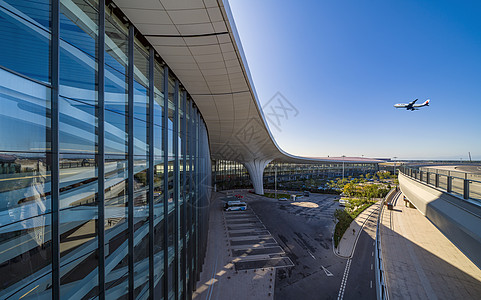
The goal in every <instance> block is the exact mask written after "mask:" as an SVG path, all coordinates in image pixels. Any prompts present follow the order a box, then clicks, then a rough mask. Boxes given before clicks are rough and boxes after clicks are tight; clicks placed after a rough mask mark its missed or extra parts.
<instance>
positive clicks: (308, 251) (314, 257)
mask: <svg viewBox="0 0 481 300" xmlns="http://www.w3.org/2000/svg"><path fill="white" fill-rule="evenodd" d="M307 253H309V255H310V256H311V257H312V258H314V259H316V258H315V257H314V255H312V253H311V251H309V250H307Z"/></svg>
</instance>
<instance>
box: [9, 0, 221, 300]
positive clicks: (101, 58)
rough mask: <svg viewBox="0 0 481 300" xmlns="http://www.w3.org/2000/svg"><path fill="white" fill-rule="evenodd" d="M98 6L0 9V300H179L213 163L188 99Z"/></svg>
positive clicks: (204, 216)
mask: <svg viewBox="0 0 481 300" xmlns="http://www.w3.org/2000/svg"><path fill="white" fill-rule="evenodd" d="M126 20H127V19H126V18H125V16H123V14H122V13H121V12H120V11H119V10H118V9H117V8H116V6H113V5H107V6H105V2H104V0H50V1H49V0H36V1H26V0H0V25H1V26H2V42H3V45H2V47H1V48H0V101H1V107H2V109H1V110H0V128H1V130H0V299H6V298H9V299H14V298H15V299H19V298H22V299H51V298H55V299H91V298H99V299H148V298H151V299H185V298H187V299H189V298H191V296H192V291H193V289H194V287H195V284H196V278H198V275H199V272H200V266H201V265H202V263H203V258H204V254H205V249H206V241H207V224H208V209H207V208H208V204H209V199H210V187H211V185H212V183H211V169H212V167H211V161H210V152H209V146H208V136H207V129H206V126H205V123H204V121H203V119H202V116H201V115H200V112H199V110H198V109H197V108H196V106H195V103H194V101H193V100H192V98H191V97H190V96H189V94H188V91H187V90H185V88H183V86H182V84H181V82H180V81H179V80H178V79H177V78H176V77H175V76H174V74H173V73H172V72H171V70H169V68H168V66H167V65H165V63H163V62H162V60H161V58H160V56H159V55H158V54H157V53H156V52H155V50H154V49H153V48H152V47H151V46H150V45H149V43H148V42H147V41H146V39H145V38H144V37H142V36H141V34H140V33H139V32H138V31H137V30H136V29H135V28H134V27H133V26H132V25H131V24H129V23H128V22H127V21H126Z"/></svg>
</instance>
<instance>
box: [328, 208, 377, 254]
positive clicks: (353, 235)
mask: <svg viewBox="0 0 481 300" xmlns="http://www.w3.org/2000/svg"><path fill="white" fill-rule="evenodd" d="M378 208H379V203H377V202H376V203H374V204H373V205H371V206H370V207H368V208H367V209H366V210H365V211H363V212H362V213H360V214H359V215H358V216H357V217H356V218H355V219H354V221H352V222H351V225H350V226H349V228H348V229H347V230H346V232H345V233H344V235H343V236H342V239H341V241H340V242H339V245H338V247H337V248H336V249H334V252H335V253H336V254H337V255H338V256H341V257H344V258H350V257H352V254H353V252H354V248H356V243H357V239H358V237H359V234H360V233H361V228H362V226H363V225H364V223H365V222H366V220H367V219H368V218H369V216H370V215H371V214H372V213H373V212H374V211H375V210H376V209H378ZM353 230H354V232H353Z"/></svg>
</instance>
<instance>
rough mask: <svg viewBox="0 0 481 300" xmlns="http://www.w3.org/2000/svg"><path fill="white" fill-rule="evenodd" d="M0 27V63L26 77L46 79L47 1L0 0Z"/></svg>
mask: <svg viewBox="0 0 481 300" xmlns="http://www.w3.org/2000/svg"><path fill="white" fill-rule="evenodd" d="M0 27H1V28H2V47H0V65H2V66H4V67H6V68H8V69H10V70H13V71H15V72H18V73H20V74H23V75H25V76H28V77H30V78H33V79H36V80H40V81H44V82H49V81H50V75H49V74H50V69H49V68H50V49H49V45H50V38H51V35H50V5H49V1H48V0H40V1H35V2H32V1H25V0H8V1H2V2H0ZM32 49H35V51H32ZM19 90H20V91H21V90H22V89H19Z"/></svg>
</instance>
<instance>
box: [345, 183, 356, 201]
mask: <svg viewBox="0 0 481 300" xmlns="http://www.w3.org/2000/svg"><path fill="white" fill-rule="evenodd" d="M342 192H343V193H344V194H345V195H346V196H348V197H352V196H354V194H355V193H356V186H355V185H354V184H353V183H352V182H349V183H346V184H345V185H344V188H343V189H342Z"/></svg>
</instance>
